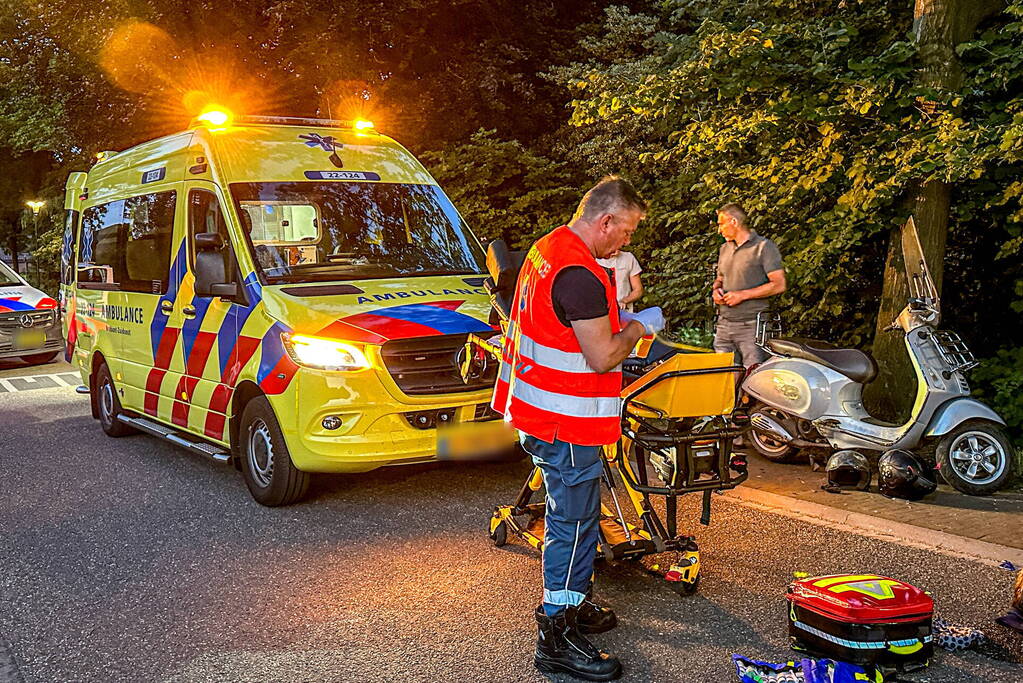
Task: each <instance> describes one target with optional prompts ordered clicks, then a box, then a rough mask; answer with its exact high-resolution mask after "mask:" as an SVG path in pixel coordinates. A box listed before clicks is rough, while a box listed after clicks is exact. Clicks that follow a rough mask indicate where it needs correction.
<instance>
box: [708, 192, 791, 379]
mask: <svg viewBox="0 0 1023 683" xmlns="http://www.w3.org/2000/svg"><path fill="white" fill-rule="evenodd" d="M718 232H719V233H721V236H722V237H724V238H725V243H724V244H722V245H721V249H720V250H719V251H718V264H717V278H716V279H715V280H714V284H713V286H712V287H711V289H712V295H713V297H714V303H715V304H717V307H718V320H717V328H716V329H715V331H714V350H715V351H717V352H719V353H729V352H733V353H735V354H736V361H737V362H741V363H742V364H743V365H745V366H746V367H747V368H748V367H750V366H751V365H754V364H756V363H760V362H763V360H764V359H765V358H766V356H767V354H765V353H764V351H763V349H761V348H760V347H759V346H757V345H756V336H757V313H759V312H760V311H763V310H765V309H766V308H767V307H768V305H769V304H768V298H770V297H772V296H775V295H776V294H781V293H782V292H784V291H785V269H784V267H783V266H782V262H781V252H779V251H778V247H777V246H776V245H775V243H774V242H772V241H771V240H769V239H767V238H766V237H761V236H760V235H758V234H757V233H756V231H754V230H751V229H750V228H749V219H748V218H747V217H746V212H745V211H743V210H742V208H741V207H740V206H739V205H738V204H725V205H724V206H722V207H721V208H720V209H718Z"/></svg>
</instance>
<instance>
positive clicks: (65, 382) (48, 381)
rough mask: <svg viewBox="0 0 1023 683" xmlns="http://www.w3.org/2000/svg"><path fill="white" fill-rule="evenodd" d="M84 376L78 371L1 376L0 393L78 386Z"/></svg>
mask: <svg viewBox="0 0 1023 683" xmlns="http://www.w3.org/2000/svg"><path fill="white" fill-rule="evenodd" d="M81 383H82V377H81V375H79V374H78V373H77V372H60V373H56V374H52V375H29V376H27V377H0V394H9V393H15V392H19V391H33V390H35V389H57V388H63V387H77V386H79V385H80V384H81Z"/></svg>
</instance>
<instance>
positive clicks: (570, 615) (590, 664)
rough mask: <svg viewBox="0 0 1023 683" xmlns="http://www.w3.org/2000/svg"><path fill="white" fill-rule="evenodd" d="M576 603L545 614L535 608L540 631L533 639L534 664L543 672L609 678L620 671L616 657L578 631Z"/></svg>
mask: <svg viewBox="0 0 1023 683" xmlns="http://www.w3.org/2000/svg"><path fill="white" fill-rule="evenodd" d="M577 611H578V609H577V608H576V607H568V608H567V609H565V611H564V612H561V613H559V614H557V615H555V616H553V617H548V616H547V615H546V614H545V613H544V611H543V607H542V606H541V607H537V608H536V624H537V626H538V627H539V631H540V634H539V636H538V638H537V640H536V655H535V656H534V659H533V661H534V662H535V663H536V668H537V669H539V670H540V671H542V672H544V673H567V674H569V675H571V676H575V677H576V678H582V679H584V680H587V681H613V680H614V679H616V678H618V677H619V676H621V675H622V665H621V663H620V662H619V661H618V659H617V658H615V657H612V656H611V655H609V654H607V653H606V652H601V651H600V650H598V649H597V648H596V647H594V646H593V643H591V642H590V641H589V640H587V639H586V636H584V635H583V634H582V633H580V632H579V628H578V624H577V621H576V619H577Z"/></svg>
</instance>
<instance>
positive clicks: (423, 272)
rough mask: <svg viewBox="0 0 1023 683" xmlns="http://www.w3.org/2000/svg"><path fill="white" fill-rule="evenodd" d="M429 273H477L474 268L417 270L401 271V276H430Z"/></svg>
mask: <svg viewBox="0 0 1023 683" xmlns="http://www.w3.org/2000/svg"><path fill="white" fill-rule="evenodd" d="M431 275H479V273H477V272H476V271H474V270H417V271H416V272H414V273H402V277H430V276H431Z"/></svg>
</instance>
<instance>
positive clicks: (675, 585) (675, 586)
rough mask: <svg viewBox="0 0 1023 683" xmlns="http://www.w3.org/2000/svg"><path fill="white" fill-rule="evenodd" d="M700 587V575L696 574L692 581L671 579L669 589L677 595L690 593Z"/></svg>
mask: <svg viewBox="0 0 1023 683" xmlns="http://www.w3.org/2000/svg"><path fill="white" fill-rule="evenodd" d="M699 588H700V575H699V574H697V575H696V578H695V579H693V580H692V581H672V582H671V589H672V590H673V591H675V592H676V593H678V594H679V595H683V596H685V595H692V594H693V593H695V592H696V591H697V590H699Z"/></svg>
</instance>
